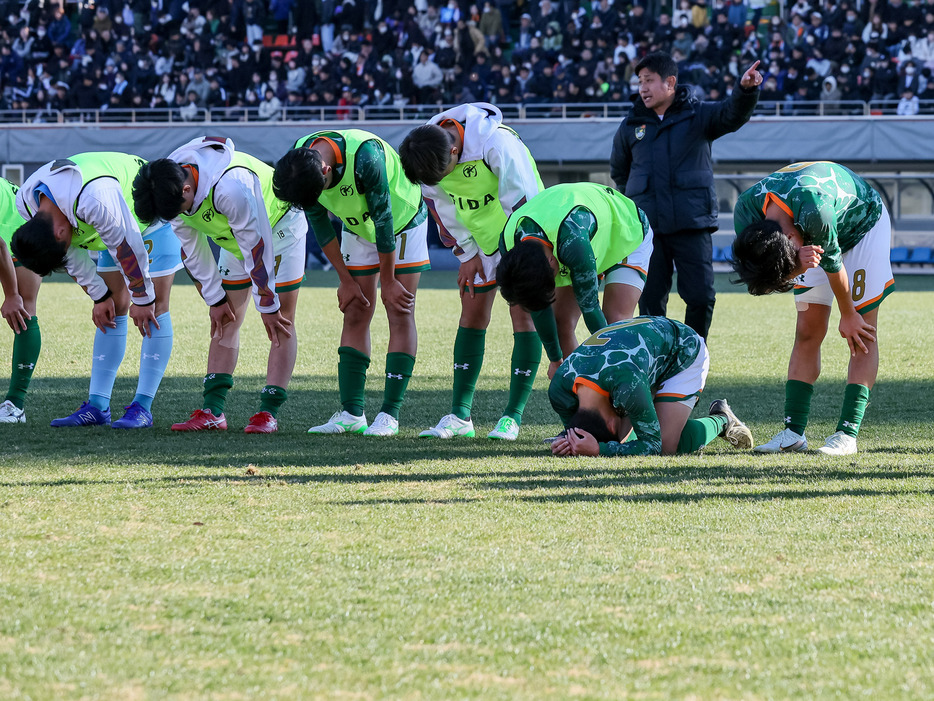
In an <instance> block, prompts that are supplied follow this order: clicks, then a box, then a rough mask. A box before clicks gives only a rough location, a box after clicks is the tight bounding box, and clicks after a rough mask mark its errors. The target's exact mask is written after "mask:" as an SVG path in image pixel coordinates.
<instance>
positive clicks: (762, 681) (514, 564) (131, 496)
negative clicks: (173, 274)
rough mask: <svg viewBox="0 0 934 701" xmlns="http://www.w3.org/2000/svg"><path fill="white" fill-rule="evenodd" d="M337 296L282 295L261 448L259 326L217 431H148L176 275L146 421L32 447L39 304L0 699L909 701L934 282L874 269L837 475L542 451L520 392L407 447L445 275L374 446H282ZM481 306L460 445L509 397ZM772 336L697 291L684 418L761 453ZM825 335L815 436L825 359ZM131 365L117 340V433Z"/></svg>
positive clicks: (179, 411)
mask: <svg viewBox="0 0 934 701" xmlns="http://www.w3.org/2000/svg"><path fill="white" fill-rule="evenodd" d="M333 281H334V278H332V277H330V276H329V275H325V274H323V273H314V274H312V276H311V279H310V284H309V286H308V287H306V288H305V289H303V290H302V297H301V299H300V308H299V320H298V324H297V326H298V332H299V334H300V348H299V361H298V365H297V368H296V372H295V377H294V378H293V382H292V385H291V387H290V388H289V389H290V397H291V398H290V400H289V401H288V403H287V404H286V405H285V407H284V408H283V410H282V413H281V415H280V425H281V431H280V433H279V434H277V435H274V436H247V435H244V434H243V433H241V432H240V429H241V428H242V426H243V425H244V424H245V423H246V421H247V419H248V418H249V416H250V415H251V414H252V413H253V412H254V411H255V410H256V407H257V405H258V391H259V389H261V387H262V386H263V384H264V382H263V375H264V373H265V354H266V349H267V343H266V341H265V337H264V335H263V332H262V328H261V324H260V323H259V321H258V318H257V315H256V314H255V313H251V314H250V317H249V319H248V320H247V324H246V329H245V332H244V337H245V338H246V339H247V340H246V341H245V342H244V344H243V350H242V353H241V359H240V366H239V369H238V375H237V383H236V385H235V387H234V389H233V391H232V392H231V394H230V398H229V402H228V411H227V416H228V419H229V421H230V424H231V430H230V431H228V432H227V433H224V434H220V433H214V434H208V435H173V434H172V433H171V431H170V430H169V425H170V424H171V423H172V422H173V421H177V420H180V419H182V418H184V417H186V416H187V415H188V414H189V413H190V411H191V410H192V409H194V408H197V407H200V403H199V401H200V379H201V377H202V376H203V373H204V364H205V354H206V350H207V314H206V312H205V309H204V306H203V304H202V302H201V301H200V299H199V298H198V297H197V295H196V293H195V290H194V287H192V286H191V285H188V284H186V285H178V286H176V288H175V289H174V290H173V305H172V306H173V317H174V326H175V332H176V343H175V350H174V354H173V358H172V362H171V365H170V368H169V376H168V377H167V378H166V380H165V381H164V383H163V388H162V390H161V391H160V394H159V396H158V397H157V400H156V404H155V407H154V409H155V414H156V427H155V428H154V429H152V430H147V431H144V432H118V431H114V430H111V429H103V428H101V429H96V428H95V429H56V430H53V429H50V428H49V427H48V422H49V420H50V419H52V418H54V417H57V416H62V415H65V414H68V413H70V412H71V411H72V410H73V409H74V408H75V407H77V405H78V404H79V403H80V402H81V401H83V399H84V398H85V397H86V393H87V377H88V372H89V368H90V348H91V340H92V332H91V331H92V328H91V325H90V319H89V317H90V303H89V301H88V300H87V299H86V298H83V295H82V293H81V291H80V290H79V289H78V287H77V286H76V285H74V284H70V283H59V282H53V283H47V284H46V285H45V286H44V287H43V290H42V291H41V293H40V311H39V318H40V321H41V323H42V329H43V338H44V341H43V353H42V357H41V359H40V363H39V366H38V369H37V373H36V376H35V379H34V381H33V385H32V391H31V394H30V397H29V400H28V403H27V416H28V421H29V422H28V424H26V425H25V426H22V425H13V426H3V427H0V441H2V443H3V447H2V449H0V699H120V700H123V699H201V698H204V699H208V698H210V699H381V698H398V699H462V698H474V699H501V698H504V699H505V698H509V699H514V698H516V699H567V698H583V699H587V698H594V699H596V698H601V699H623V698H637V699H671V698H679V699H782V698H802V699H825V698H834V699H840V698H845V699H851V698H864V697H869V698H873V699H899V698H900V699H923V698H934V464H932V462H934V461H932V456H934V431H932V425H934V415H932V411H931V408H930V401H931V397H932V396H934V372H932V368H934V363H932V360H931V356H930V351H929V344H930V339H931V338H932V337H934V321H932V316H931V309H932V307H934V291H932V290H934V280H931V279H929V278H923V279H919V278H901V279H899V281H898V283H899V287H900V289H901V290H904V291H902V292H899V293H897V294H895V295H893V296H892V297H891V298H890V299H889V300H888V301H887V302H886V304H885V305H884V306H883V308H882V312H881V314H880V344H881V353H882V367H881V371H880V375H879V382H878V385H877V387H876V390H875V391H874V393H873V397H872V403H871V405H870V407H869V410H868V412H867V416H866V420H865V423H864V428H863V433H862V435H861V437H860V453H859V454H858V455H857V456H854V457H850V458H838V459H837V458H824V457H822V456H818V455H816V454H795V455H780V456H753V455H750V454H748V453H747V454H742V453H737V452H736V451H733V450H732V449H731V448H730V447H729V446H728V445H727V444H726V443H724V442H723V441H717V442H715V443H714V444H712V445H711V446H710V447H709V448H708V449H707V450H706V451H705V452H704V453H703V454H698V455H691V456H680V457H666V458H631V459H602V458H571V459H564V460H559V459H553V458H552V457H551V456H550V454H549V453H548V451H547V449H546V448H545V447H544V446H543V445H542V444H541V439H542V438H543V437H545V436H548V435H552V434H553V433H554V432H555V431H556V430H558V424H557V422H556V418H555V416H554V415H553V414H552V413H551V411H550V408H549V406H548V402H547V398H546V396H545V391H544V390H545V387H546V383H545V381H544V380H543V379H542V378H539V381H538V391H536V394H535V396H534V397H533V401H532V403H531V404H530V406H529V408H528V409H527V412H526V420H525V422H524V427H523V432H522V434H521V436H520V440H519V441H517V442H516V443H514V444H506V445H503V444H498V443H494V442H492V441H488V440H486V439H485V438H477V439H468V440H464V441H459V442H453V443H452V442H443V443H441V442H431V441H423V440H416V439H415V435H416V434H417V432H418V431H419V430H421V429H423V428H426V427H427V426H429V425H432V424H434V422H435V421H436V420H437V419H438V418H439V417H440V416H441V415H442V414H445V413H447V411H448V409H449V396H450V395H449V384H450V376H451V368H450V365H451V355H450V348H451V343H452V339H453V335H454V330H455V328H456V323H457V315H458V310H459V307H458V302H457V296H456V293H455V291H453V290H452V289H451V287H450V286H449V285H450V284H451V283H452V282H453V279H452V275H451V274H450V273H449V274H441V273H432V274H430V275H427V276H426V277H425V280H424V283H425V284H424V286H423V289H422V291H421V292H420V294H419V301H418V308H419V309H418V312H417V314H418V322H419V329H420V343H421V348H420V353H419V357H418V363H417V365H416V376H415V378H414V379H413V381H412V384H411V385H410V390H409V395H408V399H407V402H406V405H405V407H404V408H403V414H402V425H403V430H402V432H401V435H400V436H399V437H398V438H395V439H373V438H370V439H367V438H363V437H360V436H335V437H329V436H328V437H321V436H310V435H308V434H306V433H305V430H306V429H307V428H308V427H309V426H310V425H312V424H314V423H319V422H321V421H323V420H325V419H326V418H327V417H328V416H329V415H330V414H331V413H332V412H333V411H334V410H335V409H337V407H338V401H337V379H336V362H337V357H336V347H337V338H338V335H339V330H340V318H339V314H338V312H337V309H336V301H335V294H334V289H333V287H332V285H333ZM721 282H722V281H721ZM726 287H727V285H725V283H724V284H723V289H724V290H726ZM497 305H498V307H497V312H496V313H495V317H494V322H493V325H492V326H491V329H490V333H489V335H488V347H487V356H486V366H485V368H484V374H483V376H482V378H481V382H480V386H479V392H478V398H477V402H476V405H475V412H474V418H475V422H476V423H477V430H478V435H485V434H486V432H487V431H489V430H490V429H491V428H492V426H493V424H494V423H495V421H496V420H497V419H498V418H499V412H500V410H501V409H502V406H503V405H504V404H505V399H506V393H507V392H506V382H507V373H508V369H507V364H508V360H509V349H510V330H509V327H508V319H507V314H506V313H505V308H504V305H502V303H501V302H497ZM672 307H673V309H672V315H673V316H676V317H677V316H679V315H681V314H682V310H683V308H681V307H680V306H678V305H677V304H675V303H674V302H673V304H672ZM381 313H382V312H381V311H378V312H377V321H376V323H375V324H374V348H376V349H378V352H376V353H374V363H373V366H372V367H371V385H370V390H371V391H370V392H369V398H368V405H367V414H368V416H370V417H372V416H374V415H375V413H376V411H377V410H378V404H379V399H380V395H381V392H382V381H381V372H382V365H383V359H382V357H383V351H384V350H385V343H386V337H387V329H386V323H385V318H384V317H382V318H381V317H380V316H379V315H380V314H381ZM793 325H794V305H793V303H792V300H791V299H790V298H789V297H788V296H783V297H770V298H764V299H763V298H758V299H756V298H752V297H749V296H747V295H743V294H738V293H735V292H734V293H726V294H722V295H721V296H720V298H719V301H718V306H717V311H716V315H715V318H714V326H713V331H712V334H711V338H710V348H711V355H712V364H711V374H710V377H709V379H708V385H707V390H706V392H705V394H704V398H703V399H702V401H701V407H702V408H706V404H707V402H709V400H710V399H713V398H717V397H721V396H723V397H727V398H728V399H729V400H730V403H731V405H732V406H733V407H734V409H735V411H736V412H737V414H738V415H739V416H740V417H742V418H744V419H745V420H746V421H747V423H748V424H749V425H750V427H751V428H752V430H753V433H754V435H755V436H756V438H757V439H760V440H762V439H767V438H769V437H770V436H771V435H772V434H773V433H774V432H776V431H777V430H778V428H779V427H780V419H781V411H782V401H783V383H784V375H785V370H786V364H787V356H788V353H789V350H790V348H791V341H792V334H793ZM831 325H832V330H831V332H830V336H831V337H830V338H828V341H827V343H826V344H825V350H826V352H825V354H824V376H823V378H822V379H821V380H820V382H819V383H818V385H817V391H816V393H815V401H814V410H813V413H812V420H811V424H810V426H809V427H808V436H809V438H810V439H811V441H812V442H813V443H816V444H817V445H821V444H822V439H823V437H824V436H826V435H829V434H830V433H831V432H832V431H833V430H834V427H835V424H836V419H837V412H838V406H839V402H840V400H841V398H842V394H843V384H844V383H843V378H844V376H845V367H846V361H847V353H846V348H845V344H844V343H843V341H842V340H841V339H840V338H839V337H838V336H836V332H835V330H834V329H835V325H836V321H835V320H834V321H832V322H831ZM131 333H132V331H131ZM11 339H12V334H11V333H9V332H0V357H3V358H8V357H9V354H10V346H11V342H12V341H11ZM138 353H139V340H138V337H132V336H131V341H130V343H129V347H128V351H127V356H126V360H125V361H124V368H123V371H122V373H121V375H120V377H119V378H118V380H117V386H116V389H115V393H114V401H113V407H114V408H115V409H117V411H115V415H116V416H119V415H121V414H122V411H120V410H119V407H121V406H123V405H124V404H127V403H129V401H130V400H131V398H132V394H133V389H134V387H135V379H134V375H135V372H136V371H135V366H136V364H137V362H138Z"/></svg>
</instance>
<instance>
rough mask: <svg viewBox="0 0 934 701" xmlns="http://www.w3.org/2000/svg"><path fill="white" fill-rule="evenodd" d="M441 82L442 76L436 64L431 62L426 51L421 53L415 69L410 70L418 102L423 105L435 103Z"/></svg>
mask: <svg viewBox="0 0 934 701" xmlns="http://www.w3.org/2000/svg"><path fill="white" fill-rule="evenodd" d="M442 80H444V74H443V73H442V72H441V69H440V68H439V67H438V64H437V63H435V62H434V61H432V60H431V56H430V55H429V54H428V52H427V51H423V52H422V54H421V56H419V59H418V63H417V64H416V66H415V68H413V69H412V82H413V83H415V86H416V87H417V88H418V100H419V102H422V103H424V104H431V103H434V102H437V101H438V97H439V91H438V88H439V87H440V86H441V81H442Z"/></svg>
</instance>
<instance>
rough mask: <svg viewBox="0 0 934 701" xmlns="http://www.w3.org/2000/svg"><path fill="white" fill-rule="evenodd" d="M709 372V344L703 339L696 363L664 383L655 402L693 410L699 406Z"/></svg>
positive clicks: (657, 392)
mask: <svg viewBox="0 0 934 701" xmlns="http://www.w3.org/2000/svg"><path fill="white" fill-rule="evenodd" d="M709 371H710V353H709V352H708V350H707V344H706V343H704V341H703V339H701V344H700V349H699V351H698V353H697V357H696V358H695V359H694V362H693V363H691V364H690V365H689V366H688V367H686V368H685V369H684V370H682V371H681V372H679V373H678V374H677V375H675V376H674V377H670V378H668V379H667V380H665V381H664V382H662V384H661V385H659V387H658V390H657V391H656V392H655V397H654V399H655V401H656V402H677V403H678V404H684V405H685V406H687V407H691V408H693V407H694V405H695V404H697V397H698V395H699V394H700V393H701V392H703V391H704V385H706V384H707V373H708V372H709Z"/></svg>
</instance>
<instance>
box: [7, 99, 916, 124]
mask: <svg viewBox="0 0 934 701" xmlns="http://www.w3.org/2000/svg"><path fill="white" fill-rule="evenodd" d="M453 106H454V105H430V104H429V105H408V104H407V105H368V106H327V107H312V106H307V105H302V106H299V107H290V106H288V105H283V106H282V108H281V109H280V110H279V111H278V112H277V114H276V116H275V117H274V118H272V119H269V118H263V117H261V116H260V112H259V108H258V107H236V106H235V107H212V108H210V109H208V108H198V110H197V112H195V113H194V114H193V115H192V114H185V113H184V112H183V111H182V110H180V109H178V108H169V109H150V108H140V109H136V108H131V109H122V108H121V109H103V110H93V109H67V110H52V109H29V110H0V123H2V124H43V123H49V124H63V123H73V122H77V123H95V124H96V123H107V122H112V123H118V122H119V123H191V122H270V121H272V122H276V121H290V122H304V121H329V122H330V121H355V122H356V121H361V122H362V121H409V120H411V121H419V120H425V119H427V118H428V117H430V116H431V115H433V114H437V113H438V112H439V111H441V110H443V109H447V108H449V107H453ZM498 107H499V108H500V109H501V110H502V111H503V114H504V116H505V117H506V119H542V120H545V119H575V118H581V119H591V118H598V119H621V118H622V117H624V116H625V115H626V114H627V113H628V111H629V107H630V105H629V103H620V102H615V103H611V102H603V103H529V104H506V105H498ZM897 108H898V101H897V100H872V101H869V102H863V101H860V100H841V101H835V102H820V101H801V102H794V101H788V100H785V101H776V102H769V101H766V102H760V103H759V105H758V106H757V108H756V114H757V115H760V116H776V117H839V116H871V115H894V114H896V110H897ZM920 114H934V100H922V101H921V102H920Z"/></svg>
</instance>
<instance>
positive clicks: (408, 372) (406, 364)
mask: <svg viewBox="0 0 934 701" xmlns="http://www.w3.org/2000/svg"><path fill="white" fill-rule="evenodd" d="M414 368H415V356H414V355H409V354H408V353H387V354H386V387H385V389H384V390H383V406H382V408H380V411H383V412H386V413H387V414H389V415H390V416H391V417H392V418H394V419H398V418H399V409H401V408H402V400H403V399H405V388H406V387H408V386H409V379H410V378H411V377H412V370H413V369H414Z"/></svg>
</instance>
